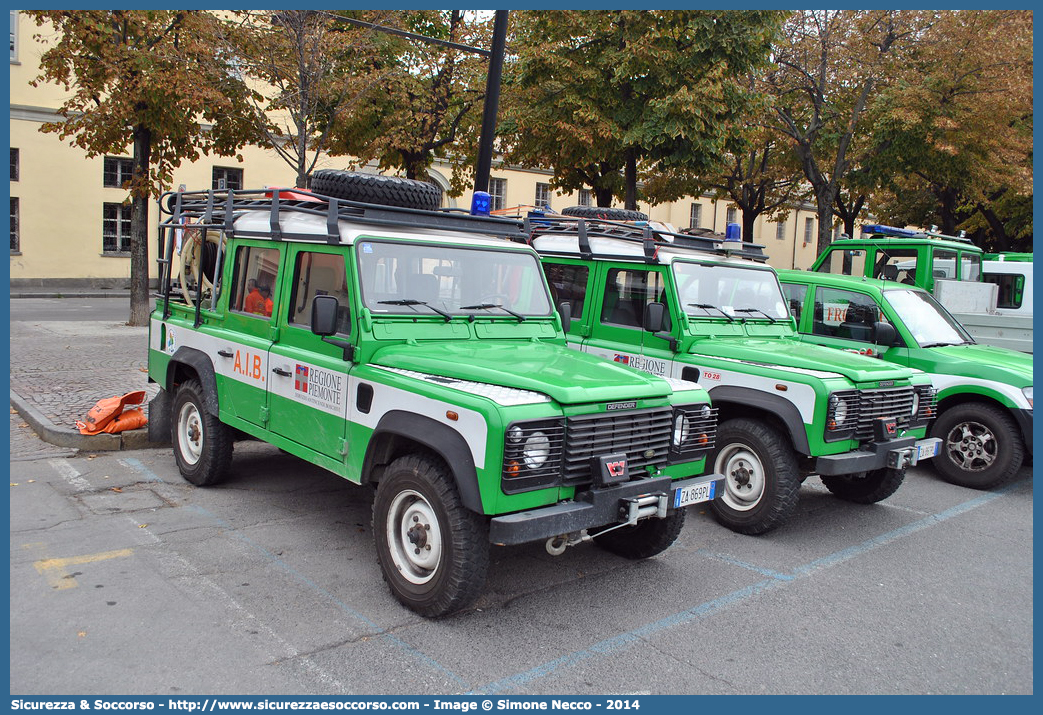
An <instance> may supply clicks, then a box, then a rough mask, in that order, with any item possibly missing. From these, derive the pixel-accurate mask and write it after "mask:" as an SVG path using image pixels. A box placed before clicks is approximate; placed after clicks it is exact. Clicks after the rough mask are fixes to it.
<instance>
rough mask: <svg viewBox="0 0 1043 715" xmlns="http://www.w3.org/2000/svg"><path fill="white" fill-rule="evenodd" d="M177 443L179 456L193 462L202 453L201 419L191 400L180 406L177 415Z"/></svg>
mask: <svg viewBox="0 0 1043 715" xmlns="http://www.w3.org/2000/svg"><path fill="white" fill-rule="evenodd" d="M177 438H178V439H177V444H178V448H179V449H180V451H181V458H182V459H184V460H185V462H186V463H187V464H190V465H191V464H195V463H196V462H198V461H199V458H200V457H201V456H202V455H203V419H202V416H201V415H200V414H199V409H198V408H197V407H196V406H195V405H194V404H192V403H191V402H189V403H186V404H185V405H183V406H182V407H181V411H180V412H179V413H178V416H177Z"/></svg>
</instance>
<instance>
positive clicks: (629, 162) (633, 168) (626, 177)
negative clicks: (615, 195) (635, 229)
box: [623, 148, 637, 211]
mask: <svg viewBox="0 0 1043 715" xmlns="http://www.w3.org/2000/svg"><path fill="white" fill-rule="evenodd" d="M623 182H624V184H625V185H626V200H625V201H624V203H623V208H625V209H628V210H630V211H637V152H636V150H634V149H633V148H628V149H627V150H626V165H625V166H624V167H623Z"/></svg>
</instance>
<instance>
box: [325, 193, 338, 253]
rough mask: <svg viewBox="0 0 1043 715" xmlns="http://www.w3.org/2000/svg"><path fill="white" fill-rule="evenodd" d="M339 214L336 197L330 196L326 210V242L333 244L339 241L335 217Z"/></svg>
mask: <svg viewBox="0 0 1043 715" xmlns="http://www.w3.org/2000/svg"><path fill="white" fill-rule="evenodd" d="M339 216H340V205H339V204H338V203H337V199H335V198H333V197H332V196H331V197H330V208H329V211H327V212H326V243H328V244H330V245H331V246H335V245H336V244H338V243H340V225H339V224H338V223H337V219H338V217H339Z"/></svg>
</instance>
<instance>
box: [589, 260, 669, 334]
mask: <svg viewBox="0 0 1043 715" xmlns="http://www.w3.org/2000/svg"><path fill="white" fill-rule="evenodd" d="M664 284H665V281H664V278H663V274H662V273H659V272H657V271H644V270H634V269H630V268H613V269H612V270H610V271H609V272H608V277H607V278H606V280H605V301H604V303H603V304H602V307H601V322H602V323H609V324H612V325H625V326H627V327H628V328H640V327H642V321H643V318H644V314H645V305H646V304H647V303H652V302H660V303H663V304H664V305H665V304H666V303H667V300H666V291H665V289H664Z"/></svg>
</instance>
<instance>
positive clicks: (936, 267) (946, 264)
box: [931, 248, 956, 280]
mask: <svg viewBox="0 0 1043 715" xmlns="http://www.w3.org/2000/svg"><path fill="white" fill-rule="evenodd" d="M931 275H932V276H933V278H934V280H938V279H939V278H941V279H943V280H956V251H946V250H944V249H941V248H939V249H936V250H935V252H934V256H933V258H932V259H931Z"/></svg>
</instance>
